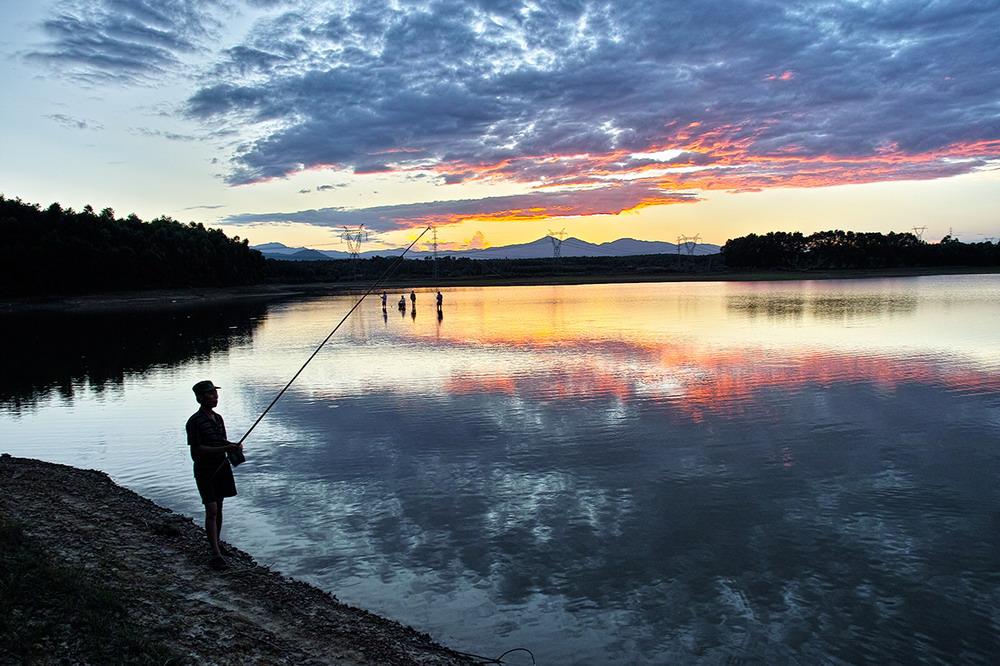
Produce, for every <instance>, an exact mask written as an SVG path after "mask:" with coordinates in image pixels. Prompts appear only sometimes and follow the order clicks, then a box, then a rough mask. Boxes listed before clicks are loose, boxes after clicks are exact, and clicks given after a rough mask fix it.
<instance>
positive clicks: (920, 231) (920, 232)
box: [913, 227, 927, 241]
mask: <svg viewBox="0 0 1000 666" xmlns="http://www.w3.org/2000/svg"><path fill="white" fill-rule="evenodd" d="M925 231H927V227H913V235H914V236H916V237H917V240H918V241H922V240H923V239H924V232H925Z"/></svg>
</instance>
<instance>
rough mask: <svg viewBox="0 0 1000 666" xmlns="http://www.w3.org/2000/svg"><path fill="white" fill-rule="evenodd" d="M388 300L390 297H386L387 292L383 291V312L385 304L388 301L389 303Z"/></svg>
mask: <svg viewBox="0 0 1000 666" xmlns="http://www.w3.org/2000/svg"><path fill="white" fill-rule="evenodd" d="M388 298H389V297H388V296H386V293H385V292H384V291H383V292H382V309H383V310H385V304H386V301H387V299H388Z"/></svg>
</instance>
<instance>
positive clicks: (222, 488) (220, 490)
mask: <svg viewBox="0 0 1000 666" xmlns="http://www.w3.org/2000/svg"><path fill="white" fill-rule="evenodd" d="M194 481H195V483H197V484H198V494H199V495H201V503H202V504H209V503H211V502H218V501H219V500H221V499H223V498H226V497H235V496H236V479H234V478H233V468H232V467H230V466H229V461H228V460H223V461H222V463H221V464H219V463H216V464H212V465H199V464H195V466H194Z"/></svg>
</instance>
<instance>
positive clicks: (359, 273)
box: [0, 196, 1000, 296]
mask: <svg viewBox="0 0 1000 666" xmlns="http://www.w3.org/2000/svg"><path fill="white" fill-rule="evenodd" d="M0 241H2V242H0V295H4V296H39V295H55V294H72V293H87V292H101V291H124V290H130V289H150V288H172V287H174V288H176V287H195V286H233V285H249V284H258V283H261V282H334V283H336V282H358V281H365V282H370V281H373V280H375V279H376V278H378V277H380V276H382V275H383V274H385V273H386V271H387V270H389V269H390V267H392V270H391V272H392V274H391V275H390V277H391V278H394V279H402V280H434V279H437V278H440V279H449V280H456V279H457V280H461V279H468V280H489V281H497V282H503V281H504V280H511V281H514V280H521V279H529V278H545V277H550V276H558V277H563V278H565V277H574V276H578V277H587V276H592V277H595V278H599V277H601V276H622V275H627V276H642V275H646V276H654V275H667V274H671V273H706V272H721V271H725V270H745V269H762V270H802V271H808V270H824V269H843V268H848V269H849V268H862V269H878V268H899V267H935V266H997V265H1000V244H995V243H991V242H982V243H962V242H959V241H958V240H956V239H954V238H952V237H951V236H946V237H945V238H944V239H943V240H942V241H941V242H940V243H933V244H931V243H925V242H923V241H921V240H920V239H919V238H917V237H916V236H915V235H914V234H912V233H889V234H881V233H862V232H853V231H840V230H836V231H821V232H817V233H814V234H810V235H808V236H806V235H803V234H802V233H799V232H794V233H789V232H780V231H777V232H771V233H767V234H763V235H758V234H750V235H748V236H742V237H740V238H734V239H731V240H729V241H727V242H726V244H725V245H724V246H723V247H722V254H721V256H720V255H703V256H689V255H686V254H652V255H636V256H628V257H562V258H559V259H555V258H545V259H470V258H464V257H444V258H441V259H438V260H437V261H434V260H431V259H406V260H403V261H401V262H399V263H398V264H396V263H395V262H396V259H395V258H394V257H373V258H370V259H360V260H330V261H282V260H276V259H265V258H264V256H263V255H262V254H261V253H260V252H258V251H256V250H254V249H252V248H250V246H249V244H248V242H247V241H246V240H245V239H244V240H241V239H240V238H239V236H236V237H233V238H229V237H228V236H226V235H225V234H224V233H223V232H222V231H221V230H220V229H210V228H206V227H205V226H204V225H202V224H200V223H197V224H196V223H194V222H191V223H188V224H182V223H181V222H177V221H176V220H172V219H171V218H169V217H165V216H161V217H158V218H156V219H154V220H152V221H149V222H144V221H143V220H141V219H139V218H138V217H137V216H136V215H134V214H133V215H129V216H127V217H125V218H117V217H115V213H114V211H113V210H112V209H111V208H105V209H104V210H102V211H101V212H100V213H97V212H95V211H94V210H93V208H92V207H91V206H85V207H84V209H83V210H82V211H80V212H76V211H74V210H73V209H72V208H63V207H62V206H60V205H59V204H58V203H53V204H52V205H50V206H49V207H48V208H45V209H42V208H41V207H39V206H38V205H37V204H27V203H25V202H23V201H21V200H20V199H6V198H4V197H3V196H0Z"/></svg>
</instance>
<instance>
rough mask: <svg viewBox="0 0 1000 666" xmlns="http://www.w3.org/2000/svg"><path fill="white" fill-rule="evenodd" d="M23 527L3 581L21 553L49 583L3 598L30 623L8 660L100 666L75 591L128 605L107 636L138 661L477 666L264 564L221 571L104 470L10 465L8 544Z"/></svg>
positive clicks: (5, 510) (183, 529) (169, 515)
mask: <svg viewBox="0 0 1000 666" xmlns="http://www.w3.org/2000/svg"><path fill="white" fill-rule="evenodd" d="M12 526H16V529H17V533H18V534H22V535H23V536H22V537H19V538H17V539H10V538H8V539H7V541H8V542H15V543H4V544H0V565H3V567H0V573H2V574H3V576H4V577H10V578H9V579H10V580H14V579H16V578H18V575H19V574H22V573H23V572H21V571H18V570H17V566H18V560H17V555H18V553H17V552H16V551H17V549H18V547H19V546H22V544H19V543H16V542H18V541H23V542H24V544H23V547H22V550H23V553H22V554H21V560H25V559H29V558H30V559H31V560H32V562H31V565H30V567H34V566H36V560H38V559H43V560H46V562H43V563H42V565H43V566H44V567H46V569H44V570H45V575H43V576H41V577H40V579H41V581H42V584H40V585H38V586H37V587H34V588H32V589H30V590H22V592H21V594H20V595H19V594H18V592H17V589H16V588H15V592H14V594H13V598H8V599H5V600H3V604H6V605H9V606H11V607H12V611H11V617H12V618H13V617H22V618H23V619H22V620H21V621H19V622H12V623H11V624H10V625H9V628H8V629H7V631H13V632H15V635H14V637H13V639H14V641H15V642H14V643H8V644H6V645H3V646H0V661H4V655H5V654H6V652H7V651H8V650H10V651H11V654H17V653H20V654H21V657H22V658H23V657H25V656H27V657H28V661H30V662H31V663H93V656H94V655H93V651H94V650H102V649H105V647H104V646H103V645H101V646H97V647H94V646H89V647H87V646H86V641H87V637H81V636H79V635H78V633H79V632H78V630H77V627H78V626H79V625H80V623H81V621H82V620H81V616H82V615H83V612H82V610H81V607H80V604H79V603H77V602H76V598H77V597H76V595H73V596H71V597H70V598H69V599H68V600H67V597H66V596H65V591H66V590H65V589H63V588H65V586H66V584H67V583H66V582H65V581H67V580H68V581H72V584H73V585H80V586H82V589H84V590H85V591H90V590H96V591H97V593H96V595H94V594H93V593H89V594H90V595H91V596H97V597H108V598H110V599H111V600H112V601H111V602H110V603H112V604H113V605H115V606H116V607H120V610H121V613H122V618H123V619H124V621H125V623H126V624H128V625H129V626H128V627H123V628H121V629H119V628H118V627H117V626H115V627H112V628H110V629H107V631H110V632H111V639H117V638H119V634H127V636H126V638H127V640H128V641H129V643H128V646H129V647H130V648H131V649H132V650H133V651H136V650H137V651H138V652H139V654H138V655H133V656H137V657H149V656H150V655H157V654H158V655H159V656H160V658H159V660H158V662H157V663H159V662H160V661H162V656H163V654H162V653H163V651H164V650H166V651H169V652H170V653H171V655H172V656H171V658H170V659H168V660H167V661H168V663H172V664H178V663H269V664H289V665H293V664H294V665H298V664H320V663H323V664H329V663H337V664H352V665H364V666H368V665H370V664H371V665H374V664H432V665H435V666H437V665H440V666H447V665H450V664H471V663H476V662H474V661H473V660H471V659H470V658H469V657H468V656H466V655H463V654H461V653H458V652H455V651H453V650H450V649H449V648H446V647H444V646H441V645H439V644H437V643H435V642H434V641H433V640H432V639H431V638H430V636H428V635H427V634H424V633H421V632H418V631H416V630H415V629H412V628H411V627H408V626H405V625H402V624H400V623H398V622H395V621H393V620H389V619H386V618H383V617H380V616H378V615H375V614H373V613H370V612H368V611H365V610H362V609H358V608H354V607H352V606H348V605H347V604H344V603H341V602H340V601H338V600H337V598H336V597H335V596H333V595H332V594H329V593H327V592H323V591H322V590H320V589H319V588H316V587H313V586H312V585H309V584H308V583H305V582H302V581H298V580H295V579H293V578H290V577H286V576H283V575H282V574H281V573H279V572H276V571H273V570H271V569H269V568H267V567H264V566H261V565H259V564H257V563H256V562H255V561H254V559H253V558H252V557H251V556H250V555H249V554H248V553H245V552H242V551H240V550H238V549H237V548H235V547H233V546H229V548H230V550H231V551H232V552H233V556H232V557H230V560H229V561H230V568H229V569H227V570H226V571H223V572H214V571H213V570H212V569H211V568H209V566H208V564H207V562H208V546H207V540H206V538H205V532H204V529H202V528H201V527H199V526H198V525H196V524H195V523H194V522H193V521H192V519H190V518H187V517H185V516H183V515H181V514H177V513H174V512H173V511H171V510H170V509H167V508H164V507H161V506H159V505H157V504H156V503H154V502H153V501H151V500H149V499H147V498H145V497H142V496H141V495H138V494H137V493H135V492H133V491H131V490H128V489H127V488H123V487H121V486H119V485H117V484H116V483H114V481H112V480H111V478H110V477H109V476H108V475H107V474H105V473H104V472H100V471H97V470H83V469H78V468H75V467H69V466H66V465H58V464H55V463H47V462H43V461H40V460H34V459H30V458H15V457H13V456H10V455H8V454H3V455H2V456H0V527H2V528H3V529H4V530H5V533H6V534H10V533H12V530H13V528H12ZM12 553H13V555H12ZM38 554H40V556H39V555H38ZM22 566H23V564H22ZM30 567H29V569H30ZM5 568H9V569H12V570H10V571H7V570H4V569H5ZM53 572H55V573H54V574H53ZM52 579H56V580H57V581H58V580H61V581H63V582H61V583H60V582H56V583H50V581H51V580H52ZM83 596H87V595H86V594H85V595H83ZM2 624H3V623H0V625H2ZM107 624H113V623H110V622H109V623H107ZM0 628H2V627H0ZM16 632H22V633H21V634H20V635H19V634H17V633H16ZM133 634H135V635H137V636H138V637H139V638H138V639H136V636H135V635H133ZM5 638H6V639H7V640H8V641H10V640H11V636H9V635H8V636H6V637H5ZM18 638H20V639H21V640H20V641H19V643H20V644H18V641H17V639H18ZM32 641H34V642H32ZM26 643H30V644H26ZM81 646H83V647H81ZM136 646H138V647H136ZM105 656H106V655H105ZM40 657H41V658H40ZM67 660H68V661H67ZM129 661H130V663H145V659H138V660H137V659H131V660H129Z"/></svg>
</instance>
